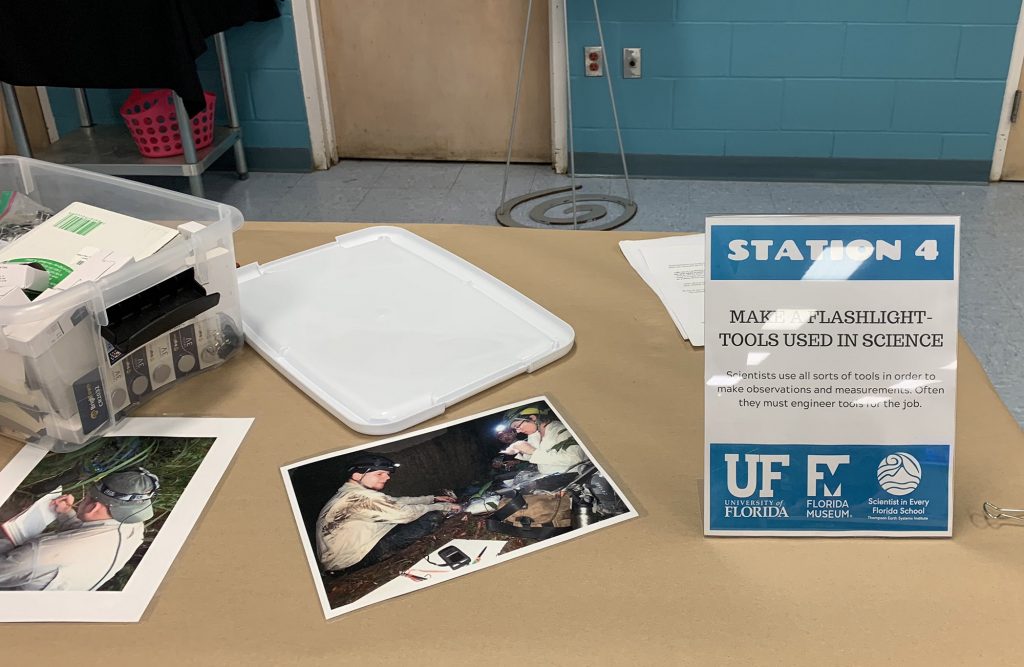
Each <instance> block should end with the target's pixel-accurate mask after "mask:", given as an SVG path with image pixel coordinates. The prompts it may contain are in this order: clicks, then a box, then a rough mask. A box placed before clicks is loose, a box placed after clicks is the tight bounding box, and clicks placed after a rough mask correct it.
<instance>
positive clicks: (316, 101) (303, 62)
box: [292, 0, 338, 169]
mask: <svg viewBox="0 0 1024 667" xmlns="http://www.w3.org/2000/svg"><path fill="white" fill-rule="evenodd" d="M292 19H293V20H294V22H295V43H296V44H297V46H298V51H299V75H300V76H301V78H302V96H303V97H304V98H305V102H306V120H307V122H308V123H309V144H310V147H311V148H312V151H313V165H314V166H315V167H316V168H317V169H329V168H330V167H331V165H332V164H334V163H335V162H337V161H338V141H337V138H336V137H335V134H334V115H333V114H332V112H331V90H330V87H329V86H328V85H327V66H326V61H325V59H324V44H323V33H322V32H321V30H320V3H319V0H295V1H294V2H292Z"/></svg>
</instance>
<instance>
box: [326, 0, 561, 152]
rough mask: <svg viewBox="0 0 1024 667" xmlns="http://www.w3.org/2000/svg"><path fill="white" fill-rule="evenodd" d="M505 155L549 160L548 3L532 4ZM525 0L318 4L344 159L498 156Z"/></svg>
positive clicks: (333, 0)
mask: <svg viewBox="0 0 1024 667" xmlns="http://www.w3.org/2000/svg"><path fill="white" fill-rule="evenodd" d="M533 5H534V7H533V17H532V20H531V26H530V45H529V49H528V52H527V61H526V75H525V79H524V82H523V93H522V100H521V103H520V115H519V124H518V126H517V130H516V141H515V143H514V144H513V153H512V155H513V159H514V160H516V161H527V162H550V160H551V105H550V82H549V81H550V75H549V70H548V3H547V2H545V1H544V0H537V1H535V2H534V3H533ZM526 6H527V2H526V0H372V1H368V0H321V2H320V12H321V18H322V21H323V38H324V49H325V57H326V60H327V78H328V81H329V84H330V88H331V101H332V106H333V113H334V126H335V132H336V133H337V137H338V147H339V153H340V155H341V156H342V157H362V158H396V159H423V160H482V161H492V160H497V161H503V160H504V159H505V151H506V146H507V142H508V132H509V124H510V122H511V118H512V103H513V99H514V96H515V82H516V76H517V75H518V69H519V57H520V52H521V49H522V36H523V26H524V24H525V20H526Z"/></svg>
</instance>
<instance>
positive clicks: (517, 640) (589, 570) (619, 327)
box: [0, 223, 1024, 667]
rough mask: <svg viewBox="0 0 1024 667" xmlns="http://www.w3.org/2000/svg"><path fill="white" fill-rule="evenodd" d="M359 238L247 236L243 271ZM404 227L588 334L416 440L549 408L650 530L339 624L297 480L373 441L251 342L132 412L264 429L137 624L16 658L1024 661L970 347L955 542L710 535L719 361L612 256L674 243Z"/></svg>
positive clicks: (1005, 451) (962, 399)
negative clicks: (687, 336)
mask: <svg viewBox="0 0 1024 667" xmlns="http://www.w3.org/2000/svg"><path fill="white" fill-rule="evenodd" d="M364 226H365V225H356V224H324V223H301V224H298V223H295V224H293V223H250V224H247V225H246V226H245V227H244V228H243V230H242V231H240V232H239V233H238V234H236V237H235V243H236V250H237V255H238V261H239V262H241V263H242V264H243V265H244V264H247V263H250V262H254V261H260V262H267V261H270V260H273V259H277V258H279V257H283V256H285V255H289V254H292V253H295V252H298V251H300V250H305V249H307V248H311V247H313V246H317V245H320V244H324V243H328V242H330V241H331V240H332V239H333V238H334V237H335V236H337V235H339V234H343V233H346V232H350V231H354V230H356V229H360V228H362V227H364ZM407 228H409V229H410V230H411V231H413V232H415V233H417V234H419V235H421V236H423V237H425V238H427V239H428V240H430V241H433V242H434V243H437V244H439V245H441V246H442V247H444V248H446V249H448V250H450V251H451V252H454V253H455V254H457V255H459V256H461V257H464V258H465V259H467V260H468V261H470V262H472V263H474V264H476V265H477V266H479V267H480V268H482V269H484V270H486V271H488V272H490V273H491V274H493V275H495V276H496V277H498V278H499V279H501V280H503V281H505V282H507V283H508V284H509V285H511V286H513V287H514V288H516V289H518V290H519V291H521V292H522V293H523V294H525V295H526V296H528V297H529V298H531V299H533V300H534V301H536V302H537V303H539V304H541V305H542V306H544V307H545V308H548V309H549V310H551V312H553V313H555V314H556V315H558V316H559V317H561V318H562V319H564V320H565V321H566V322H568V323H569V324H571V325H572V326H573V327H574V328H575V330H576V347H575V349H574V350H573V351H572V352H571V353H570V354H569V355H568V356H567V357H565V358H563V359H561V360H559V361H557V362H555V363H554V364H552V365H550V366H547V367H545V368H542V369H540V370H539V371H537V372H535V373H533V374H532V375H523V376H519V377H517V378H514V379H512V380H509V381H507V382H505V383H503V384H501V385H498V386H497V387H494V388H492V389H489V390H487V391H485V392H483V393H482V394H478V395H477V396H474V397H472V398H471V399H469V400H467V401H464V402H462V403H460V404H457V405H455V406H452V407H451V408H450V409H449V410H448V411H447V412H446V413H445V414H444V415H443V416H441V417H438V418H436V419H434V420H431V421H430V422H426V423H425V424H422V425H421V426H418V427H416V428H420V427H422V426H431V425H435V424H439V423H441V422H444V421H447V420H450V419H453V418H459V417H464V416H467V415H471V414H474V413H477V412H480V411H484V410H487V409H490V408H493V407H497V406H500V405H504V404H506V403H511V402H514V401H518V400H521V399H524V398H528V397H531V396H535V395H538V394H546V395H548V396H549V397H550V398H551V399H552V400H553V401H554V402H555V403H556V405H558V406H559V407H560V409H561V410H562V411H563V412H564V414H565V416H566V418H567V420H568V421H569V422H570V423H571V424H572V425H573V426H574V427H575V428H576V429H577V430H578V432H579V433H580V435H581V437H582V438H583V439H584V441H585V442H586V444H587V445H588V446H589V447H590V449H591V451H593V452H594V453H595V455H596V456H597V457H598V458H599V459H600V460H601V461H602V462H603V463H604V464H605V465H606V466H607V467H608V469H609V471H610V472H611V474H612V476H613V477H614V479H616V480H617V481H618V482H619V483H620V484H621V485H622V487H623V489H624V491H625V492H626V493H627V495H628V496H629V497H630V498H631V499H632V500H633V501H634V503H635V504H636V505H637V508H638V510H639V511H640V514H641V516H640V518H638V519H635V520H632V521H629V522H626V523H624V524H622V525H619V526H614V527H611V528H608V529H606V530H601V531H597V532H595V533H593V534H590V535H585V536H583V537H581V538H580V539H577V540H572V541H570V542H567V543H565V544H562V545H558V546H556V547H554V548H550V549H546V550H542V551H540V552H538V553H534V554H531V555H528V556H526V557H523V558H519V559H516V560H514V561H511V562H509V563H505V564H503V565H500V566H498V567H494V568H490V569H487V570H485V571H481V572H479V573H475V574H472V575H470V576H467V577H462V578H460V579H458V580H456V581H452V582H449V583H445V584H443V585H440V586H434V587H431V588H428V589H425V590H424V591H421V592H419V593H416V594H413V595H408V596H404V597H401V598H397V599H393V600H390V601H388V602H385V603H383V604H378V605H375V606H372V607H369V608H366V609H363V610H360V611H357V612H355V613H352V614H347V615H345V616H342V617H340V618H338V619H334V620H332V621H330V622H328V621H325V620H324V618H323V615H322V612H321V609H320V605H319V602H318V600H317V596H316V592H315V589H314V585H313V581H312V578H311V575H310V571H309V567H308V565H307V562H306V558H305V555H304V554H303V551H302V548H301V545H300V542H299V537H298V533H297V530H296V526H295V521H294V520H293V518H292V513H291V508H290V506H289V503H288V500H287V497H286V495H285V491H284V486H283V484H282V481H281V475H280V472H279V468H280V466H281V465H282V464H285V463H290V462H294V461H297V460H300V459H304V458H307V457H310V456H313V455H316V454H320V453H324V452H329V451H334V450H337V449H341V448H346V447H351V446H354V445H357V444H360V443H365V442H368V441H370V440H373V439H374V438H371V437H369V436H364V435H361V434H358V433H355V432H353V431H351V430H349V429H347V428H346V427H345V426H344V425H342V424H341V422H339V421H338V420H336V419H334V418H333V417H332V416H331V415H329V414H328V413H327V412H325V411H324V410H323V409H321V408H320V407H318V406H317V405H316V404H315V403H314V402H313V401H312V400H310V399H309V398H307V397H306V395H305V394H303V393H302V392H301V391H300V390H299V389H297V388H296V387H295V386H293V385H292V384H291V383H289V382H288V381H287V380H286V379H285V378H284V377H283V376H281V375H280V374H278V373H277V372H276V371H274V370H273V369H272V368H271V367H270V366H269V365H268V364H267V363H266V362H265V361H263V359H262V358H261V357H260V356H259V355H258V354H257V353H256V352H255V351H254V350H253V349H252V348H249V347H246V348H245V349H244V350H243V351H242V353H241V354H240V355H239V356H238V357H237V358H236V359H234V360H233V361H231V362H230V363H228V364H225V365H224V366H223V367H221V368H219V369H217V370H215V371H212V372H210V373H208V374H206V375H204V376H201V377H200V378H198V379H193V380H191V381H189V382H186V383H182V384H181V385H179V386H177V387H175V388H173V389H171V390H170V391H168V392H166V393H164V394H163V395H160V396H158V397H156V398H154V399H153V400H152V401H150V402H149V403H148V404H146V405H144V406H143V407H142V408H141V409H140V410H139V411H138V412H137V413H136V414H137V415H139V416H162V415H171V416H216V417H248V416H255V417H256V421H255V423H254V424H253V427H252V429H251V430H250V431H249V435H248V437H247V438H246V439H245V441H244V442H243V443H242V447H241V449H240V450H239V452H238V455H237V457H236V459H235V461H234V463H233V465H232V467H231V468H230V469H229V471H228V473H227V474H226V475H225V477H224V479H223V480H222V482H221V485H220V487H219V489H218V491H217V493H216V494H215V496H214V497H213V498H212V500H211V502H210V505H209V506H208V507H207V510H206V512H205V514H204V515H203V517H202V519H201V520H200V522H199V523H198V524H197V525H196V527H195V529H194V530H193V532H192V535H191V536H190V537H189V539H188V541H187V542H186V543H185V546H184V547H183V548H182V550H181V553H180V554H179V556H178V558H177V560H176V561H175V563H174V565H173V566H172V567H171V569H170V572H169V573H168V575H167V577H166V579H165V580H164V583H163V585H162V586H161V588H160V589H159V591H158V593H157V595H156V597H155V598H154V600H153V602H152V604H151V605H150V607H149V609H148V611H147V613H146V615H145V616H144V618H143V620H142V622H141V623H138V624H129V625H94V624H93V625H88V624H64V625H53V624H26V625H14V624H8V625H4V626H0V654H2V655H3V663H4V664H10V665H25V664H99V663H102V664H107V665H119V664H120V665H124V664H148V665H164V664H196V663H202V664H217V665H235V664H238V665H248V664H275V665H277V664H303V665H338V664H365V665H373V664H383V663H385V662H387V663H390V664H407V665H435V666H437V667H447V666H448V665H462V664H465V665H480V664H531V663H532V664H587V665H594V664H631V665H637V664H682V663H692V664H728V663H744V664H790V665H792V664H901V663H902V664H922V663H932V664H954V663H975V664H981V663H984V664H1008V663H1015V664H1019V660H1020V654H1021V651H1022V649H1021V642H1020V638H1019V636H1018V633H1017V631H1016V630H1017V624H1018V622H1019V621H1020V620H1021V619H1024V576H1022V575H1024V526H1021V527H1016V526H1009V525H1006V526H1002V527H995V526H990V525H988V524H987V523H986V522H985V520H984V518H983V517H982V515H981V504H982V502H983V501H984V500H992V501H994V502H997V503H1005V504H1007V505H1010V506H1014V505H1018V506H1019V505H1021V504H1024V435H1022V432H1021V430H1020V428H1019V427H1018V425H1017V424H1016V422H1015V421H1014V420H1013V419H1012V418H1011V416H1010V414H1009V413H1008V411H1007V410H1006V408H1005V407H1004V406H1003V405H1002V404H1001V402H1000V401H999V398H998V397H997V395H996V393H995V392H994V390H993V389H992V386H991V385H990V383H989V382H988V379H987V378H986V377H985V375H984V373H983V371H982V369H981V367H980V366H979V364H978V361H977V359H976V358H975V356H974V355H973V353H972V352H971V351H970V349H969V348H968V347H967V346H966V344H964V343H963V341H962V340H961V342H960V373H959V392H958V399H957V416H958V420H957V422H958V427H957V443H956V455H955V457H956V458H955V496H954V524H953V531H954V536H953V538H952V539H908V540H891V539H824V538H821V539H818V538H806V539H779V538H760V539H743V538H717V539H709V538H705V537H703V536H702V528H701V525H702V524H701V502H702V501H701V474H702V467H703V465H702V461H703V409H704V406H703V399H702V396H703V388H702V382H703V371H704V355H703V352H702V351H701V350H695V349H694V348H692V347H691V346H690V345H689V343H687V342H685V341H683V340H682V339H681V338H680V337H679V334H678V332H677V331H676V329H675V327H674V326H673V324H672V322H671V320H670V319H669V316H668V314H667V313H666V312H665V309H664V307H663V306H662V305H661V303H660V302H659V301H658V299H657V298H656V297H655V295H654V294H653V292H651V290H650V289H649V288H648V287H647V286H646V285H645V284H644V283H643V281H642V280H641V279H640V277H639V276H638V275H637V274H636V273H635V272H634V271H633V269H632V268H630V266H629V265H628V264H627V262H626V260H625V259H624V258H623V256H622V254H621V252H620V251H619V247H618V242H619V241H621V240H623V239H642V238H652V237H654V236H657V235H655V234H646V233H639V232H569V231H546V230H545V231H537V230H520V229H503V228H491V227H471V226H456V225H408V226H407ZM314 284H315V277H312V280H311V285H314ZM338 307H339V308H343V307H344V304H338ZM18 448H19V445H18V444H16V443H14V442H12V441H9V440H0V463H6V462H7V461H8V460H9V459H10V457H11V456H13V454H14V453H15V452H16V451H17V449H18ZM339 484H340V481H339ZM99 595H102V594H99ZM99 595H98V596H97V597H99ZM136 661H139V662H136Z"/></svg>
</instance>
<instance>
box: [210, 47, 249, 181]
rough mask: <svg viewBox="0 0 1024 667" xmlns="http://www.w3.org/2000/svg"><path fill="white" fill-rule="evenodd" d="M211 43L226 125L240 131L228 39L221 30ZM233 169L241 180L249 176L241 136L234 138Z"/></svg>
mask: <svg viewBox="0 0 1024 667" xmlns="http://www.w3.org/2000/svg"><path fill="white" fill-rule="evenodd" d="M213 45H214V47H215V48H216V49H217V62H218V63H219V64H220V80H221V84H222V85H223V87H224V106H225V107H227V110H228V127H230V128H231V129H233V130H238V131H239V132H241V125H240V124H239V122H238V105H237V104H236V102H235V85H234V83H233V81H232V80H231V62H230V61H229V60H228V41H227V39H225V38H224V33H223V32H218V33H217V34H216V35H214V36H213ZM235 171H236V172H237V173H238V177H239V178H240V179H242V180H245V179H246V178H249V165H248V164H247V163H246V161H245V149H244V148H243V146H242V137H241V135H239V137H238V139H236V140H235Z"/></svg>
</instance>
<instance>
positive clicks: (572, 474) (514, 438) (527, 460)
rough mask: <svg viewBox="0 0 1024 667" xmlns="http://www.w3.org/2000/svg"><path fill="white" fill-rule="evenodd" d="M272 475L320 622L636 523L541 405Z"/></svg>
mask: <svg viewBox="0 0 1024 667" xmlns="http://www.w3.org/2000/svg"><path fill="white" fill-rule="evenodd" d="M282 474H283V476H284V481H285V486H286V487H287V490H288V494H289V498H290V499H291V502H292V509H293V511H294V514H295V518H296V521H297V523H298V525H299V533H300V536H301V538H302V542H303V547H304V549H305V552H306V556H307V558H308V560H309V563H310V568H311V569H312V572H313V579H314V582H315V583H316V587H317V592H318V594H319V596H320V601H321V604H322V605H323V609H324V613H325V615H326V616H327V617H328V618H331V617H334V616H338V615H341V614H344V613H347V612H349V611H353V610H355V609H358V608H360V607H365V606H367V605H369V604H373V603H376V602H380V601H382V600H386V599H389V598H392V597H395V596H398V595H402V594H404V593H409V592H413V591H416V590H419V589H422V588H425V587H428V586H431V585H433V584H436V583H440V582H442V581H445V580H447V579H451V578H453V577H456V576H461V575H464V574H468V573H470V572H472V571H476V570H478V569H481V568H484V567H488V566H491V565H495V564H497V563H500V562H502V561H505V560H508V559H509V558H513V557H516V556H519V555H522V554H524V553H529V552H530V551H533V550H536V549H541V548H544V547H547V546H552V545H554V544H557V543H559V542H562V541H564V540H567V539H571V538H574V537H577V536H579V535H582V534H585V533H587V532H590V531H593V530H597V529H600V528H604V527H607V526H611V525H613V524H615V523H619V522H621V521H624V520H627V519H630V518H633V517H635V516H636V511H635V510H634V508H633V506H632V505H631V504H630V503H629V501H628V500H627V499H626V498H625V497H624V496H623V495H622V493H621V491H620V490H619V488H618V487H617V486H616V485H615V483H614V482H613V481H612V479H611V478H610V477H609V476H608V474H607V472H606V471H605V470H603V469H602V468H601V466H600V465H599V464H598V463H597V462H596V461H595V460H594V459H593V457H592V456H591V454H590V452H589V451H588V450H587V449H586V447H585V445H584V444H583V443H582V442H581V441H580V440H579V438H578V437H577V436H576V434H575V433H574V432H573V431H572V428H571V426H569V425H568V424H567V423H566V422H565V421H564V420H563V419H562V417H561V416H560V415H559V414H558V412H557V411H556V410H555V409H554V407H553V406H552V405H551V404H550V403H549V402H548V400H547V399H545V398H543V397H541V398H535V399H531V400H529V401H525V402H522V403H519V404H516V405H511V406H506V407H503V408H499V409H497V410H494V411H490V412H487V413H484V414H481V415H475V416H473V417H469V418H467V419H463V420H459V421H456V422H452V423H449V424H444V425H442V426H439V427H436V428H433V429H430V430H425V431H419V432H416V433H413V434H410V435H405V436H401V437H399V438H393V439H389V440H385V441H380V442H377V443H371V444H370V445H367V446H364V447H360V448H355V449H348V450H344V451H340V452H336V453H331V454H327V455H324V456H319V457H316V458H314V459H310V460H306V461H300V462H298V463H295V464H292V465H289V466H285V467H284V468H282Z"/></svg>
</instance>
